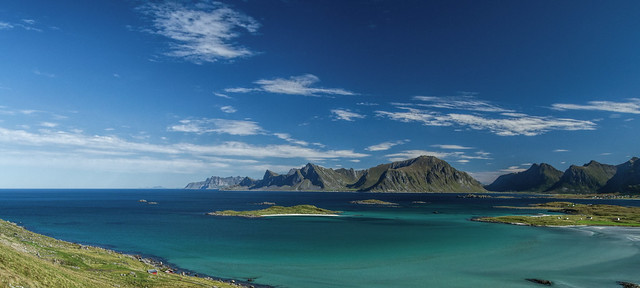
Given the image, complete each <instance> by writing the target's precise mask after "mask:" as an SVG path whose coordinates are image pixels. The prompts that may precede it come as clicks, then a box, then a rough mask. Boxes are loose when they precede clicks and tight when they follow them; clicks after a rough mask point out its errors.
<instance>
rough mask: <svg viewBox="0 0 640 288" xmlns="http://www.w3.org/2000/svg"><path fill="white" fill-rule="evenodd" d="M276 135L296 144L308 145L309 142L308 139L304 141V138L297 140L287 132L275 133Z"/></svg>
mask: <svg viewBox="0 0 640 288" xmlns="http://www.w3.org/2000/svg"><path fill="white" fill-rule="evenodd" d="M273 135H274V136H276V137H278V138H280V139H282V140H284V141H287V142H289V143H291V144H296V145H301V146H308V145H309V142H307V141H302V140H297V139H294V138H292V137H291V135H289V134H287V133H273Z"/></svg>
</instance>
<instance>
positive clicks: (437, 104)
mask: <svg viewBox="0 0 640 288" xmlns="http://www.w3.org/2000/svg"><path fill="white" fill-rule="evenodd" d="M413 99H414V100H418V101H422V102H426V104H418V106H422V107H430V108H440V109H452V110H467V111H479V112H513V110H509V109H504V108H502V107H499V106H496V105H494V104H491V103H489V102H488V101H484V100H480V99H476V98H475V97H474V96H449V97H435V96H415V97H413Z"/></svg>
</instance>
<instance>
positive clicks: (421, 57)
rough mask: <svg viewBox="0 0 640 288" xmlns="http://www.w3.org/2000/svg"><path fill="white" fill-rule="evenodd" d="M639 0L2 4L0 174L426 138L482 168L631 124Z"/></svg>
mask: <svg viewBox="0 0 640 288" xmlns="http://www.w3.org/2000/svg"><path fill="white" fill-rule="evenodd" d="M637 15H640V2H638V1H382V0H381V1H296V0H290V1H275V0H260V1H257V0H249V1H222V2H215V1H35V0H19V1H18V0H8V1H3V2H2V4H0V153H1V154H0V155H2V156H1V157H0V175H2V176H0V187H3V188H120V187H130V188H141V187H152V186H164V187H169V188H174V187H183V186H184V185H185V184H186V183H187V182H192V181H198V180H202V179H204V178H206V177H209V176H212V175H217V176H251V177H254V178H261V177H262V175H263V173H264V171H265V170H266V169H271V170H274V171H277V172H286V171H287V170H288V169H289V168H292V167H299V166H302V165H304V164H306V163H307V162H313V163H316V164H319V165H322V166H324V167H330V168H340V167H345V168H349V167H353V168H356V169H360V168H368V167H371V166H375V165H378V164H381V163H387V162H390V161H395V160H400V159H407V158H411V157H416V156H418V155H433V156H437V157H439V158H441V159H444V160H446V161H448V162H449V163H450V164H451V165H453V166H454V167H455V168H457V169H460V170H463V171H466V172H469V173H471V174H472V175H473V176H474V177H476V179H478V180H481V181H482V182H484V183H488V182H490V181H491V180H493V179H494V178H495V177H497V176H498V175H500V174H504V173H508V172H512V171H520V170H522V169H525V168H528V166H529V165H531V164H532V163H540V162H546V163H550V164H552V165H554V166H555V167H556V168H558V169H561V170H564V169H566V168H568V166H569V165H571V164H578V165H581V164H584V163H586V162H588V161H590V160H592V159H593V160H597V161H600V162H604V163H610V164H619V163H622V162H625V161H627V160H628V159H629V158H631V157H632V156H638V155H639V154H640V153H639V149H638V147H640V146H638V143H639V142H640V141H639V140H640V133H638V132H639V128H640V127H639V125H640V123H639V122H640V119H638V116H639V115H640V53H638V51H640V32H638V31H640V17H638V16H637Z"/></svg>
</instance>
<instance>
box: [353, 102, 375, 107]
mask: <svg viewBox="0 0 640 288" xmlns="http://www.w3.org/2000/svg"><path fill="white" fill-rule="evenodd" d="M356 105H359V106H378V105H380V104H378V103H370V102H358V103H356Z"/></svg>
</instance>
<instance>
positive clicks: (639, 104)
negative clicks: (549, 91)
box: [551, 98, 640, 114]
mask: <svg viewBox="0 0 640 288" xmlns="http://www.w3.org/2000/svg"><path fill="white" fill-rule="evenodd" d="M627 100H628V101H627V102H612V101H589V102H587V104H586V105H579V104H553V105H551V108H552V109H555V110H591V111H607V112H615V113H631V114H640V99H639V98H630V99H627Z"/></svg>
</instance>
